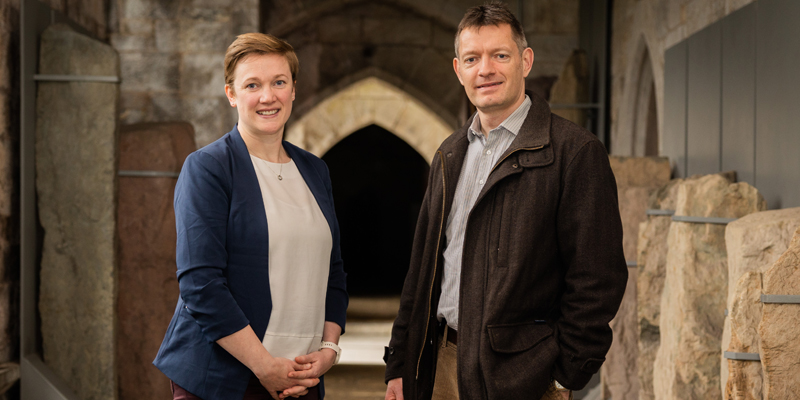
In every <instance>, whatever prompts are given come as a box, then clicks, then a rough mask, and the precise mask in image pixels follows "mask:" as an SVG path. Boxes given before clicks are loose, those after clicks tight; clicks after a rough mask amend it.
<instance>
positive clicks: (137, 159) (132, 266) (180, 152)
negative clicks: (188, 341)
mask: <svg viewBox="0 0 800 400" xmlns="http://www.w3.org/2000/svg"><path fill="white" fill-rule="evenodd" d="M194 150H195V144H194V132H193V129H192V126H191V125H190V124H188V123H185V122H175V123H146V124H137V125H129V126H123V127H121V129H120V136H119V169H120V170H134V171H167V172H179V171H180V169H181V166H182V165H183V161H184V159H186V156H187V155H189V153H191V152H192V151H194ZM175 182H176V179H175V178H168V177H163V178H138V177H120V178H119V197H118V199H119V200H118V206H117V207H118V208H117V210H118V212H117V228H118V231H117V232H118V235H119V270H118V297H117V318H118V321H119V329H118V331H117V359H119V360H124V362H121V363H119V367H118V379H119V398H120V400H126V399H131V400H133V399H164V398H170V396H171V393H170V389H169V379H168V378H167V377H166V376H164V374H162V373H161V372H160V371H158V369H156V368H155V367H154V366H153V365H152V361H153V357H155V354H156V353H157V352H158V348H159V346H160V345H161V340H162V339H163V338H164V332H165V329H166V327H167V325H169V321H170V319H171V318H172V313H173V311H174V308H175V300H176V299H177V298H178V296H179V290H178V281H177V278H176V275H175V241H176V236H175V213H174V210H173V208H172V198H173V195H174V188H175Z"/></svg>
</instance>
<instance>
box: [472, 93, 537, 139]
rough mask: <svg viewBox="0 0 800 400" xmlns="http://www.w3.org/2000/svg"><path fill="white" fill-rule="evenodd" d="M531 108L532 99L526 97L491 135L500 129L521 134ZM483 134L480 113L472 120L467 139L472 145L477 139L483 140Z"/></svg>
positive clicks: (515, 134)
mask: <svg viewBox="0 0 800 400" xmlns="http://www.w3.org/2000/svg"><path fill="white" fill-rule="evenodd" d="M530 108H531V98H530V97H528V95H527V94H526V95H525V100H523V101H522V104H520V105H519V107H517V109H516V110H514V112H513V113H511V115H509V116H508V117H507V118H506V119H505V120H504V121H503V122H501V123H500V125H498V126H497V128H494V129H492V130H491V131H489V133H492V132H495V131H497V130H498V129H501V128H502V129H505V130H507V131H509V132H511V133H512V134H513V135H514V136H517V134H518V133H519V130H520V128H522V123H523V122H525V117H526V116H527V115H528V111H529V110H530ZM483 137H484V136H483V133H481V119H480V118H479V116H478V113H475V118H473V119H472V124H471V125H470V126H469V129H468V130H467V139H469V141H470V143H472V141H473V140H475V138H483Z"/></svg>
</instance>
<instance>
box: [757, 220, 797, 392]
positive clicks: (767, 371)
mask: <svg viewBox="0 0 800 400" xmlns="http://www.w3.org/2000/svg"><path fill="white" fill-rule="evenodd" d="M763 288H764V294H783V295H794V296H800V229H798V230H797V231H796V232H795V233H794V237H792V241H791V243H790V244H789V249H788V250H786V252H785V253H783V255H781V257H780V258H779V259H778V261H776V262H775V265H773V266H772V267H771V268H769V269H767V270H766V271H764V273H763ZM797 321H800V305H797V304H764V305H763V316H762V318H761V324H760V325H759V326H758V335H759V338H760V339H761V365H762V368H763V373H764V399H765V400H778V399H797V398H800V378H798V374H797V371H798V370H800V341H798V340H797V338H798V337H800V328H798V324H797Z"/></svg>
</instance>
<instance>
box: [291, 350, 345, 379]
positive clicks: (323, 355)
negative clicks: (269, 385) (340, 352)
mask: <svg viewBox="0 0 800 400" xmlns="http://www.w3.org/2000/svg"><path fill="white" fill-rule="evenodd" d="M294 360H295V362H296V363H298V364H311V368H309V369H307V370H304V371H292V372H289V378H295V379H307V378H319V377H320V376H322V375H323V374H324V373H326V372H328V370H329V369H331V367H332V366H333V362H334V361H336V352H335V351H333V350H332V349H322V350H317V351H315V352H313V353H309V354H306V355H304V356H299V357H295V358H294Z"/></svg>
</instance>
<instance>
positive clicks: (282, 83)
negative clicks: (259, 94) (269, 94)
mask: <svg viewBox="0 0 800 400" xmlns="http://www.w3.org/2000/svg"><path fill="white" fill-rule="evenodd" d="M283 85H286V81H275V86H283Z"/></svg>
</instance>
